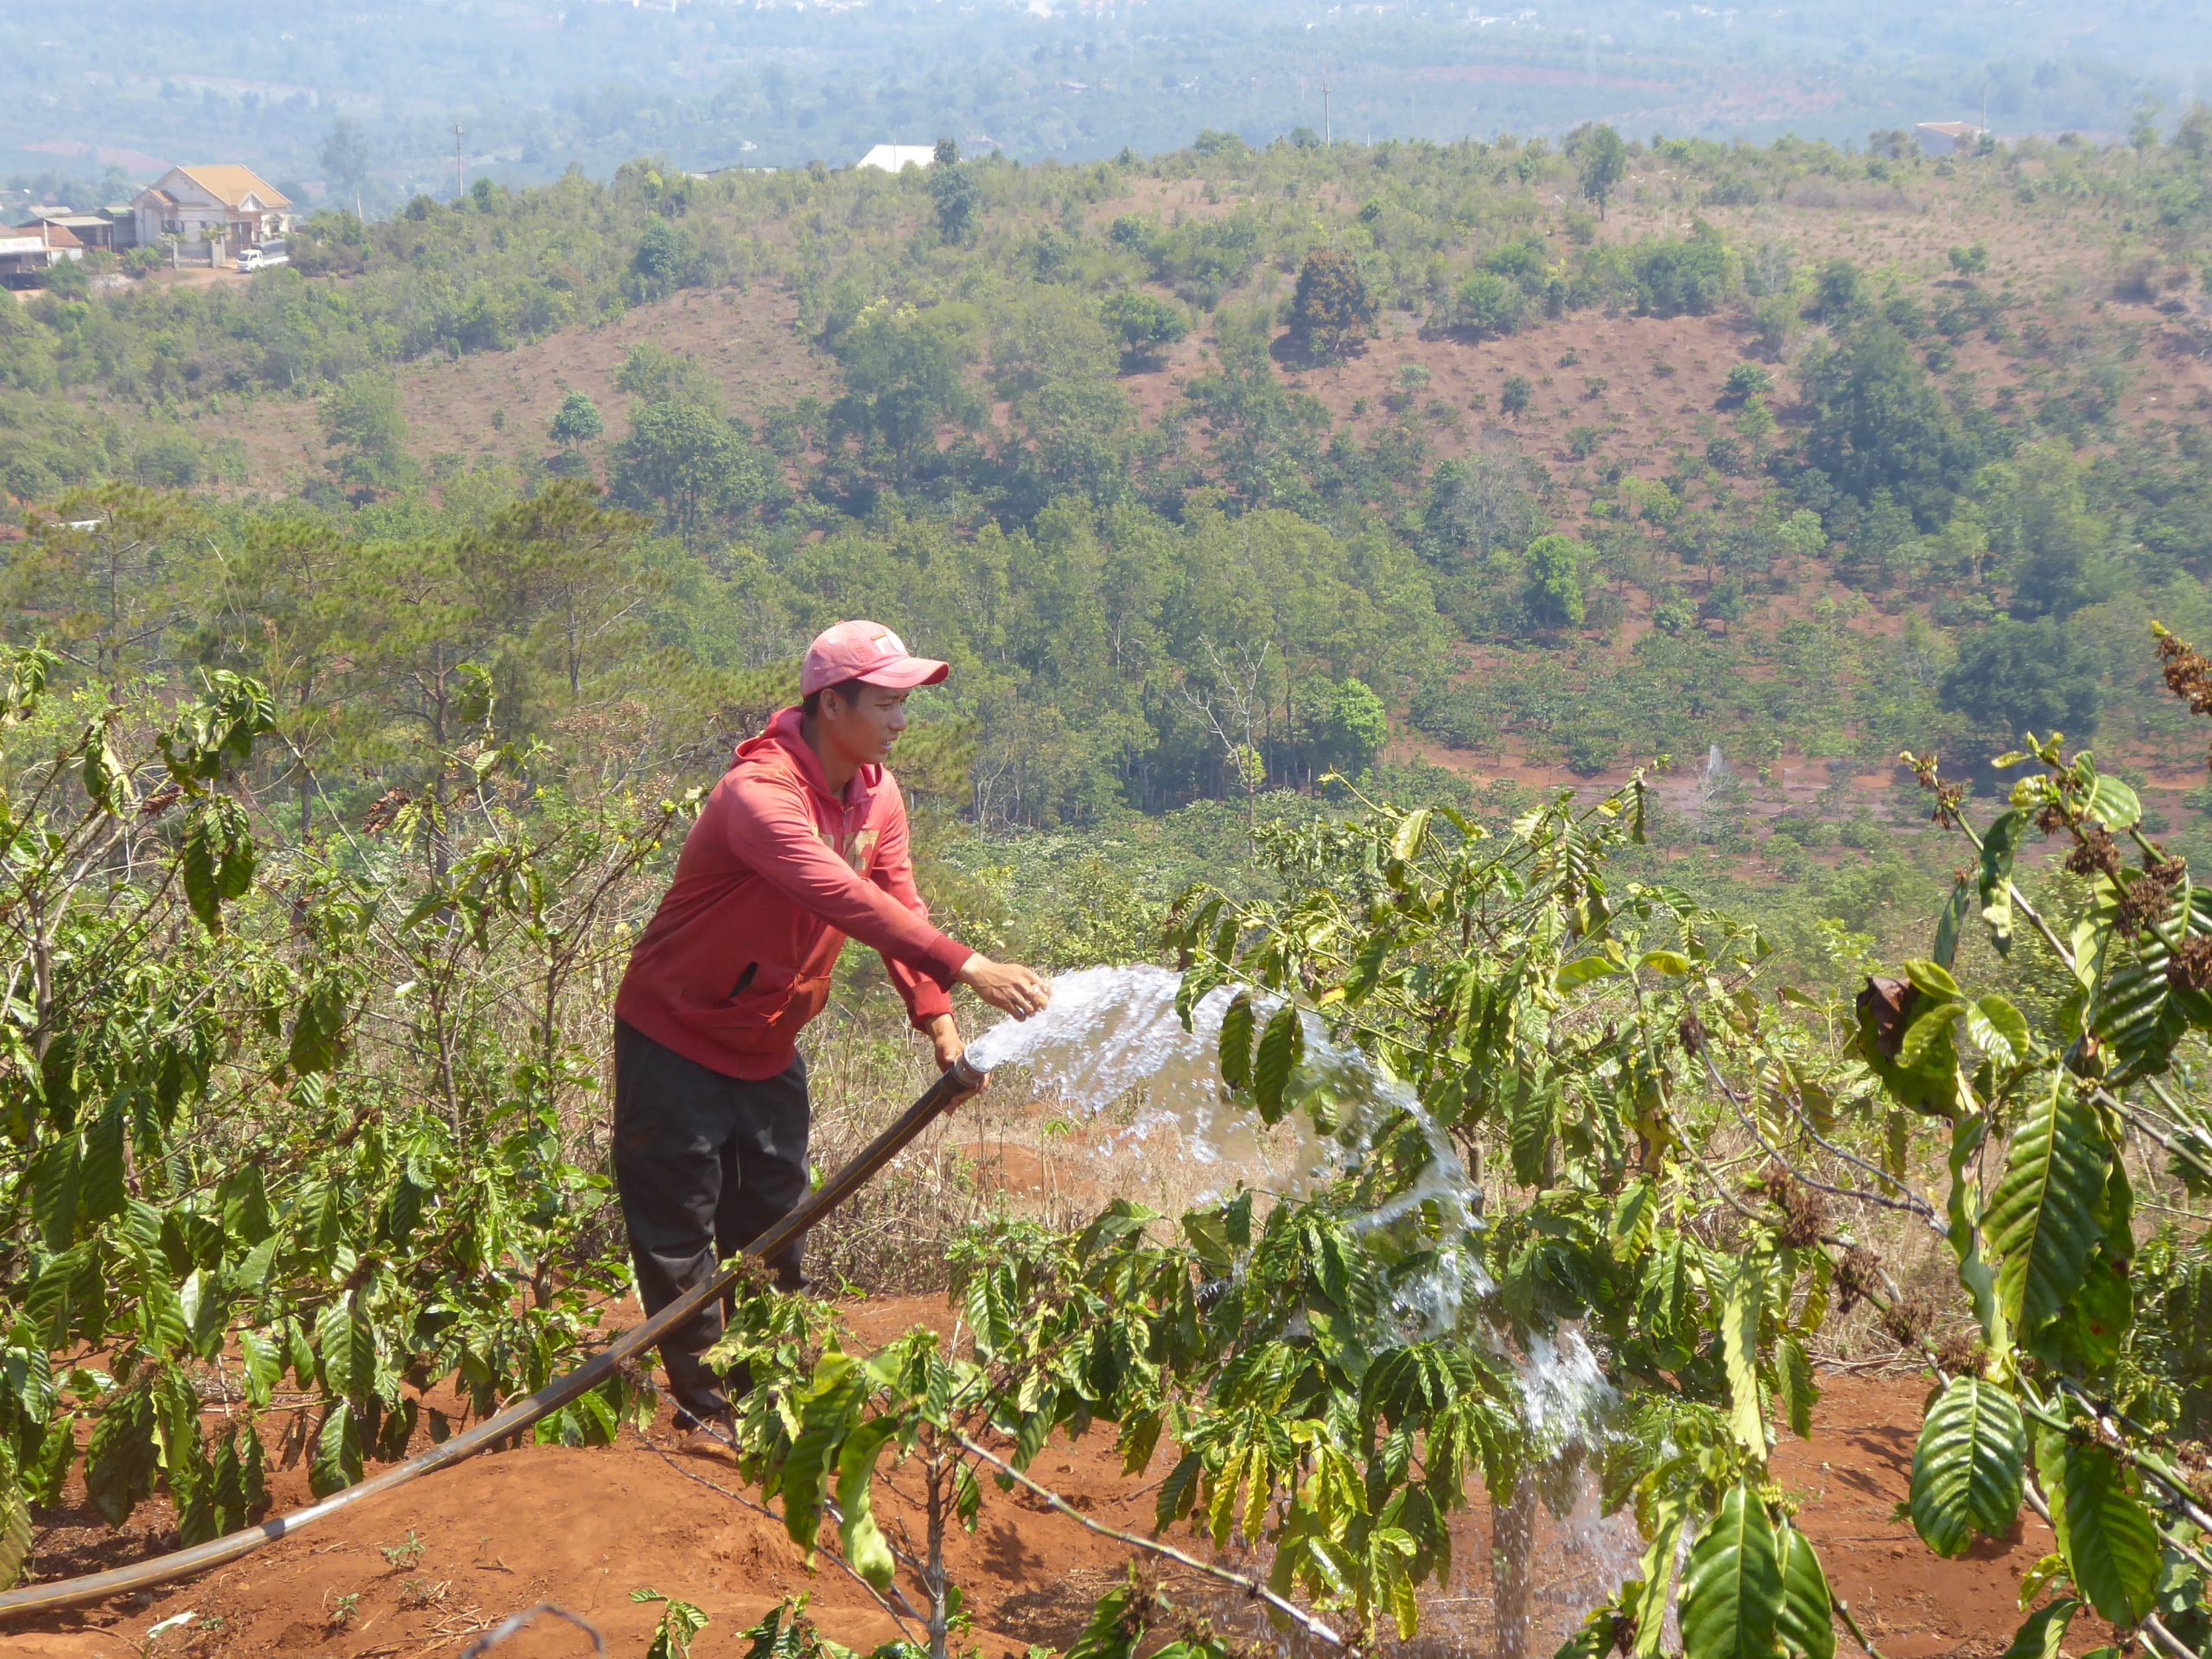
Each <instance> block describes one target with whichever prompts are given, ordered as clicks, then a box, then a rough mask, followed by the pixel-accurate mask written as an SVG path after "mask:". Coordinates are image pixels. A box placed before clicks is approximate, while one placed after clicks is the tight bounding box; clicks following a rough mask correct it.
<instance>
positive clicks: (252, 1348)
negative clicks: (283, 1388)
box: [238, 1331, 284, 1410]
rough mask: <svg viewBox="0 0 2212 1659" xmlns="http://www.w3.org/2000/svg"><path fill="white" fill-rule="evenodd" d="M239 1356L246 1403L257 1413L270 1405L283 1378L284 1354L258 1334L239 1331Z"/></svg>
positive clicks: (256, 1332)
mask: <svg viewBox="0 0 2212 1659" xmlns="http://www.w3.org/2000/svg"><path fill="white" fill-rule="evenodd" d="M238 1357H239V1359H240V1361H241V1362H243V1366H242V1368H243V1369H244V1370H245V1397H246V1403H247V1404H248V1405H251V1406H252V1407H253V1408H255V1409H256V1410H259V1409H260V1408H263V1407H264V1406H266V1405H267V1404H268V1403H269V1396H270V1394H271V1393H272V1392H273V1391H274V1390H275V1389H276V1387H277V1382H278V1380H279V1379H280V1378H281V1377H283V1375H284V1353H283V1350H282V1349H281V1348H279V1347H278V1346H277V1344H275V1343H274V1342H272V1341H270V1339H269V1338H267V1337H264V1336H263V1335H262V1334H261V1332H258V1331H241V1332H238Z"/></svg>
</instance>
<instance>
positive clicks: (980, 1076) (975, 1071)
mask: <svg viewBox="0 0 2212 1659" xmlns="http://www.w3.org/2000/svg"><path fill="white" fill-rule="evenodd" d="M951 1075H952V1076H953V1077H955V1078H957V1080H958V1082H959V1084H960V1086H961V1088H962V1089H963V1090H966V1091H967V1092H968V1093H969V1094H971V1095H972V1094H974V1093H975V1092H976V1090H978V1089H981V1088H982V1086H983V1084H985V1083H986V1082H987V1081H988V1080H989V1077H990V1075H991V1074H990V1073H989V1072H988V1071H984V1070H982V1068H981V1067H980V1066H978V1065H976V1064H975V1063H974V1062H972V1061H971V1060H969V1058H968V1057H967V1056H966V1055H965V1054H963V1055H962V1056H961V1057H960V1058H958V1059H957V1060H955V1061H954V1062H953V1063H952V1066H951Z"/></svg>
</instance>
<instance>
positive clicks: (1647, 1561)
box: [1628, 1491, 1688, 1659]
mask: <svg viewBox="0 0 2212 1659" xmlns="http://www.w3.org/2000/svg"><path fill="white" fill-rule="evenodd" d="M1687 1520H1688V1513H1687V1511H1686V1510H1685V1508H1684V1505H1683V1502H1682V1499H1681V1495H1680V1494H1679V1493H1675V1492H1669V1491H1662V1492H1661V1493H1660V1495H1659V1496H1658V1497H1656V1498H1654V1499H1653V1501H1652V1517H1651V1538H1650V1541H1649V1542H1648V1543H1647V1544H1645V1545H1644V1547H1643V1560H1642V1562H1641V1564H1640V1566H1639V1567H1638V1571H1639V1572H1640V1573H1642V1574H1643V1581H1642V1584H1641V1586H1640V1587H1639V1588H1638V1589H1637V1593H1636V1596H1635V1598H1634V1599H1633V1601H1632V1602H1631V1604H1630V1607H1629V1610H1628V1611H1629V1616H1630V1618H1633V1619H1634V1620H1635V1621H1636V1656H1635V1659H1657V1656H1658V1654H1659V1652H1660V1650H1661V1649H1662V1648H1663V1647H1665V1645H1666V1640H1667V1603H1668V1601H1669V1597H1670V1592H1672V1591H1673V1589H1674V1587H1675V1560H1676V1558H1677V1557H1678V1556H1679V1555H1680V1554H1681V1540H1682V1526H1683V1523H1684V1522H1686V1521H1687Z"/></svg>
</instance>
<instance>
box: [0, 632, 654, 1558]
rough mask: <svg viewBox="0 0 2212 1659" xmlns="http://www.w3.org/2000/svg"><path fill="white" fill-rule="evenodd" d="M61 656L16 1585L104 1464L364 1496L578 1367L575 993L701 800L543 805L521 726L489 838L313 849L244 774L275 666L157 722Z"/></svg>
mask: <svg viewBox="0 0 2212 1659" xmlns="http://www.w3.org/2000/svg"><path fill="white" fill-rule="evenodd" d="M50 665H51V659H50V658H47V657H46V656H45V655H44V654H42V653H41V652H35V651H28V652H16V653H13V654H11V655H10V657H9V658H7V659H6V660H5V662H4V664H0V679H3V680H4V696H5V702H4V705H0V741H4V744H5V747H6V750H7V754H8V761H9V766H8V779H9V782H8V792H7V794H6V796H5V798H0V1135H4V1137H5V1143H6V1147H7V1149H8V1150H7V1156H6V1158H5V1160H4V1161H3V1162H0V1286H4V1287H5V1288H4V1290H0V1332H3V1333H4V1335H0V1379H3V1381H0V1583H5V1582H10V1581H12V1580H14V1579H15V1578H16V1576H17V1574H18V1573H20V1572H21V1570H22V1567H23V1565H24V1562H25V1558H26V1556H27V1554H28V1552H29V1545H30V1541H31V1526H30V1512H29V1505H31V1504H33V1503H38V1504H47V1505H51V1504H54V1503H56V1502H57V1501H58V1500H59V1499H60V1496H61V1494H62V1491H63V1489H64V1485H65V1483H67V1480H68V1479H69V1477H70V1476H71V1474H72V1473H73V1471H74V1472H80V1473H81V1476H82V1479H83V1484H84V1487H85V1490H86V1493H87V1494H88V1496H89V1497H90V1499H91V1501H92V1503H93V1504H94V1505H95V1506H96V1507H97V1508H98V1510H99V1512H100V1514H101V1515H102V1516H104V1517H105V1519H106V1520H107V1521H108V1522H109V1523H110V1524H111V1525H119V1524H121V1522H123V1520H124V1517H125V1516H128V1515H129V1514H130V1511H131V1510H132V1509H133V1508H134V1507H135V1506H136V1505H137V1504H138V1503H140V1502H142V1501H143V1500H144V1499H145V1498H147V1497H149V1496H150V1495H151V1494H152V1493H153V1492H154V1491H155V1490H156V1486H157V1485H159V1486H161V1487H162V1488H163V1489H165V1491H166V1492H167V1494H168V1497H169V1499H170V1501H171V1502H172V1503H173V1504H174V1505H175V1514H176V1521H177V1526H178V1529H179V1530H180V1531H181V1534H182V1535H183V1536H184V1537H185V1539H186V1540H187V1541H199V1540H200V1539H204V1538H207V1537H210V1536H213V1535H216V1534H218V1533H220V1532H223V1531H226V1530H228V1529H233V1528H236V1527H238V1526H240V1525H242V1524H244V1523H245V1522H246V1521H247V1520H248V1519H249V1518H251V1517H252V1516H255V1515H256V1514H257V1512H258V1511H259V1510H261V1509H262V1508H263V1507H264V1505H265V1503H266V1502H267V1487H266V1474H267V1467H268V1459H270V1458H271V1457H272V1456H273V1457H277V1458H279V1459H285V1460H291V1459H301V1458H304V1459H307V1461H308V1466H309V1469H310V1472H311V1477H312V1482H313V1484H314V1487H315V1490H316V1491H318V1492H319V1493H327V1492H329V1491H335V1490H337V1489H339V1488H340V1487H343V1486H345V1485H347V1484H351V1483H352V1482H353V1481H354V1480H356V1479H358V1478H359V1476H360V1474H361V1471H362V1467H363V1465H364V1462H365V1459H369V1458H372V1457H381V1458H387V1459H389V1458H393V1457H397V1456H398V1455H401V1454H402V1453H403V1452H404V1451H405V1450H406V1449H407V1448H408V1446H409V1445H410V1442H411V1441H413V1440H415V1439H416V1434H417V1431H418V1429H420V1430H422V1431H423V1432H425V1433H428V1434H429V1436H430V1437H431V1438H432V1439H442V1438H443V1437H444V1436H445V1435H446V1434H447V1433H449V1432H450V1431H451V1429H452V1427H453V1414H452V1412H451V1411H450V1410H448V1409H430V1408H426V1407H425V1406H424V1405H423V1396H424V1395H425V1394H426V1392H427V1391H428V1390H429V1389H430V1388H431V1386H432V1385H433V1384H435V1383H451V1384H452V1386H453V1389H454V1391H455V1392H457V1394H458V1395H459V1405H460V1409H461V1412H463V1413H464V1414H485V1413H488V1412H490V1411H491V1410H493V1409H494V1408H496V1407H497V1406H498V1405H499V1404H500V1403H502V1402H505V1400H506V1399H508V1398H510V1397H512V1395H516V1394H518V1393H521V1392H527V1391H528V1390H530V1389H534V1388H536V1387H537V1386H539V1385H541V1384H542V1383H544V1382H546V1381H548V1380H549V1379H550V1378H551V1377H552V1376H555V1375H556V1374H557V1373H558V1372H559V1371H561V1370H563V1369H564V1368H565V1367H566V1365H567V1364H568V1363H569V1362H570V1361H572V1360H573V1359H574V1358H575V1357H577V1356H578V1353H579V1350H580V1347H581V1345H582V1344H585V1343H587V1342H588V1341H590V1340H591V1339H592V1338H593V1334H594V1331H595V1329H596V1326H597V1323H598V1314H597V1313H596V1311H595V1309H596V1308H597V1306H599V1305H601V1303H602V1302H603V1301H604V1300H605V1299H606V1298H607V1296H608V1295H609V1294H613V1293H615V1292H616V1291H617V1290H618V1289H619V1287H620V1285H621V1283H622V1282H623V1281H622V1280H621V1278H620V1258H619V1256H618V1255H615V1254H614V1250H615V1248H616V1247H617V1246H618V1245H619V1236H616V1235H615V1234H614V1233H613V1230H611V1228H610V1227H609V1226H608V1224H607V1221H606V1220H605V1219H604V1218H603V1217H601V1214H600V1211H601V1207H602V1205H603V1203H604V1199H605V1192H606V1185H607V1183H606V1181H605V1179H604V1177H603V1176H602V1175H601V1174H600V1173H598V1172H597V1170H596V1168H595V1167H593V1166H588V1165H586V1164H584V1163H582V1162H580V1161H579V1160H578V1159H577V1157H576V1153H577V1150H578V1147H577V1145H576V1137H575V1134H574V1132H573V1129H572V1126H571V1123H570V1122H569V1118H572V1117H573V1113H572V1112H569V1113H566V1114H565V1115H564V1103H566V1102H570V1101H572V1100H573V1098H574V1096H575V1093H576V1091H577V1089H578V1087H579V1086H580V1084H582V1083H583V1082H584V1081H585V1080H587V1079H588V1078H590V1077H594V1076H595V1073H596V1056H595V1055H594V1054H593V1053H591V1052H586V1051H583V1050H582V1049H580V1048H579V1047H578V1046H575V1044H573V1043H572V1042H571V1041H570V1040H569V1039H568V1038H567V1037H565V1036H564V1035H563V1026H564V1021H565V1020H566V1018H567V1016H568V1015H569V1013H570V1011H571V1010H570V1008H569V998H570V994H571V993H570V985H571V982H572V981H573V980H575V977H576V976H578V975H579V974H580V973H581V972H583V971H584V970H586V969H589V968H592V967H594V953H597V952H602V951H604V950H605V949H606V948H607V944H606V938H605V929H604V928H603V927H601V926H600V925H599V921H600V912H601V911H602V910H603V909H604V908H605V907H606V906H608V905H609V904H610V903H611V902H612V901H613V899H614V898H615V896H616V895H617V894H619V893H621V892H622V891H623V890H624V888H625V884H626V881H627V880H628V878H629V877H630V875H631V874H632V873H633V871H634V870H635V868H636V866H637V864H638V862H639V860H640V859H641V858H642V857H643V856H644V855H645V854H646V853H647V852H648V851H649V850H650V849H651V848H652V845H653V843H654V842H655V841H656V839H657V838H658V836H659V835H660V833H661V832H662V830H663V829H664V828H665V827H666V825H667V824H668V823H670V822H671V821H672V818H673V814H674V812H675V810H676V809H675V808H674V807H673V806H664V807H663V808H661V809H660V810H658V811H649V812H645V813H643V814H628V815H625V814H624V813H622V812H620V810H617V809H615V808H611V807H610V808H604V809H595V810H584V809H582V808H572V807H570V806H568V805H567V804H564V803H563V802H562V801H560V800H559V799H558V798H556V797H554V796H551V795H550V794H549V795H547V796H546V797H545V798H543V799H541V800H539V801H537V802H534V803H533V804H532V806H531V812H530V814H529V816H528V817H527V819H525V818H524V817H523V816H521V814H520V813H519V812H518V810H516V802H515V800H514V799H513V796H514V794H515V792H516V791H517V790H518V787H519V785H518V783H517V781H516V780H517V779H518V777H519V775H520V772H521V769H522V767H523V766H524V765H525V763H526V761H527V759H528V757H526V756H518V755H516V754H512V753H507V752H505V751H502V750H499V749H498V748H496V747H493V745H491V744H490V743H489V742H488V741H486V742H483V743H481V744H477V745H472V746H471V747H470V748H469V749H468V750H467V751H466V752H464V753H456V754H455V755H454V756H453V757H452V760H453V764H454V767H455V769H456V772H457V773H458V774H459V775H461V776H463V777H465V778H466V779H467V780H468V785H469V789H468V792H467V804H466V810H467V817H468V822H467V824H466V825H463V824H461V823H452V822H445V821H438V822H432V821H430V819H429V815H427V814H426V812H425V811H424V810H423V808H422V807H420V806H418V805H417V804H414V803H407V802H400V801H397V800H391V801H387V802H386V803H385V804H384V809H383V810H382V811H381V812H379V813H378V814H376V815H372V821H373V823H374V826H375V829H376V830H377V831H378V833H376V834H372V835H369V836H365V837H362V838H353V837H350V836H348V837H345V838H342V839H340V841H339V842H336V843H334V844H333V845H331V846H329V847H327V848H323V849H313V848H308V849H302V848H292V849H285V848H283V847H282V846H279V845H277V844H275V843H273V842H271V841H270V839H269V838H267V837H266V836H264V829H263V826H262V825H261V824H260V823H258V822H257V810H256V808H255V805H254V802H253V799H252V798H251V795H250V794H249V793H248V791H245V789H244V788H242V787H241V786H240V784H239V775H240V772H241V770H242V769H243V768H244V766H245V764H246V763H247V761H248V760H249V758H250V757H251V754H252V753H253V751H254V749H255V747H256V746H257V744H260V743H262V742H264V741H266V739H267V738H268V735H269V734H270V730H271V727H272V721H273V713H272V709H271V707H270V701H269V698H268V696H267V694H266V693H265V692H264V690H262V688H261V687H260V686H259V685H258V684H257V683H254V682H252V681H250V680H246V679H244V678H240V677H235V676H232V675H230V674H227V673H214V674H212V675H210V676H208V677H207V679H206V680H205V682H204V684H203V687H202V691H201V695H200V696H199V698H198V699H197V700H195V701H194V702H190V703H188V704H187V705H185V706H183V707H181V708H174V709H148V708H143V707H134V706H126V705H124V704H122V703H118V702H108V701H105V699H97V698H94V699H87V698H86V697H83V696H79V697H75V698H59V697H53V696H48V690H47V683H46V682H47V675H48V669H49V667H50ZM482 712H483V711H482V710H480V714H481V713H482ZM457 799H458V798H457ZM454 817H459V812H458V810H456V811H455V812H454ZM628 820H634V821H628ZM434 843H435V857H433V856H432V853H433V848H434ZM593 1161H594V1164H595V1162H596V1160H593ZM632 1403H633V1402H632V1399H631V1398H629V1397H627V1396H626V1395H620V1394H618V1393H615V1392H607V1393H601V1394H595V1395H590V1396H588V1397H587V1398H586V1399H584V1400H582V1401H580V1402H577V1403H576V1404H575V1405H574V1406H572V1407H570V1408H567V1409H565V1410H564V1411H563V1412H562V1413H560V1414H557V1415H556V1416H555V1417H554V1418H552V1419H550V1420H549V1421H546V1422H544V1423H543V1424H541V1426H540V1427H539V1430H538V1433H539V1435H540V1437H541V1438H555V1439H560V1440H568V1441H572V1442H576V1443H591V1442H597V1441H604V1440H609V1439H611V1438H612V1437H613V1433H614V1431H615V1428H616V1427H617V1425H618V1421H619V1419H620V1414H622V1413H623V1412H624V1411H625V1410H626V1409H627V1408H629V1407H630V1406H631V1405H632Z"/></svg>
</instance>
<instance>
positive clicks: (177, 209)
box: [131, 166, 292, 254]
mask: <svg viewBox="0 0 2212 1659" xmlns="http://www.w3.org/2000/svg"><path fill="white" fill-rule="evenodd" d="M131 212H132V213H133V215H134V216H135V217H136V219H137V232H138V236H137V242H138V245H139V246H140V247H142V248H149V247H158V246H159V245H161V243H162V239H163V238H166V237H175V238H177V239H178V240H180V241H182V242H188V243H200V242H209V241H213V240H216V239H218V237H217V235H216V234H215V233H217V232H219V239H220V241H221V242H222V245H223V251H224V252H226V253H231V254H235V253H237V252H238V251H240V250H242V249H245V248H257V247H260V246H262V245H264V244H265V243H269V242H274V241H277V240H280V239H281V238H283V235H284V233H285V232H287V231H289V230H290V229H291V227H292V203H291V199H290V198H289V197H288V196H286V195H285V194H284V193H283V191H281V190H278V189H277V188H275V187H274V186H272V185H270V183H269V182H268V181H266V180H264V179H263V178H262V177H261V176H260V175H258V174H257V173H256V172H254V170H253V169H252V168H249V167H231V166H220V167H173V168H170V169H169V170H168V172H166V173H164V174H162V176H161V177H160V178H158V179H156V180H155V181H153V183H151V184H149V185H148V186H147V187H146V188H144V189H143V190H141V191H140V192H139V193H138V195H137V200H134V201H133V202H132V203H131Z"/></svg>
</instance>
